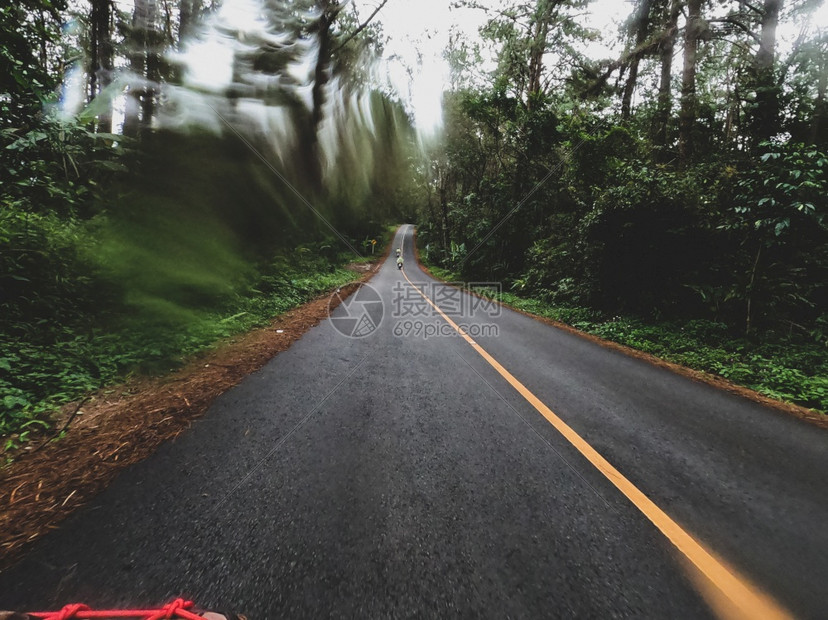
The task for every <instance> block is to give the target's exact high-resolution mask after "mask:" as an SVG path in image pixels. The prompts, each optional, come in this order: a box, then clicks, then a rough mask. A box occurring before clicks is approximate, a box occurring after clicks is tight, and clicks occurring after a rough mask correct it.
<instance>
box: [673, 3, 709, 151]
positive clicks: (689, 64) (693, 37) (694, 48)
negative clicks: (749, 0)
mask: <svg viewBox="0 0 828 620" xmlns="http://www.w3.org/2000/svg"><path fill="white" fill-rule="evenodd" d="M703 1H704V0H688V1H687V24H686V25H685V27H684V64H683V67H682V72H681V110H680V111H679V159H680V161H682V162H683V163H685V164H686V163H687V162H688V161H689V160H690V159H691V158H692V157H693V151H694V135H693V134H694V132H695V128H696V114H697V111H698V110H697V107H698V99H697V96H696V65H697V62H698V49H699V41H701V40H702V39H703V38H705V36H706V34H707V23H706V22H705V21H704V20H703V19H702V4H703Z"/></svg>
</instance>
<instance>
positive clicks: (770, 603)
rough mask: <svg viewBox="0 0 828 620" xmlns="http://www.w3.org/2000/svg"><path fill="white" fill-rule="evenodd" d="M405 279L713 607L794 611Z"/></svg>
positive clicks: (737, 611) (773, 614)
mask: <svg viewBox="0 0 828 620" xmlns="http://www.w3.org/2000/svg"><path fill="white" fill-rule="evenodd" d="M402 274H403V277H404V278H405V279H406V281H407V282H408V283H409V284H410V285H411V286H412V287H413V288H414V289H415V290H416V291H417V292H418V293H419V294H420V295H422V297H423V299H425V300H426V302H428V303H429V304H430V305H431V307H432V308H434V310H435V311H436V312H437V313H438V314H439V315H440V316H441V317H442V318H443V319H444V320H445V321H446V322H447V323H448V324H449V325H451V326H452V327H453V328H454V329H455V331H457V333H458V334H460V336H462V338H463V339H464V340H465V341H466V342H468V343H469V344H470V345H471V346H472V348H473V349H474V350H475V351H477V352H478V353H479V354H480V356H481V357H482V358H483V359H484V360H486V361H487V362H488V363H489V365H490V366H491V367H492V368H494V369H495V370H496V371H497V372H498V374H500V376H501V377H503V378H504V379H506V381H508V382H509V384H510V385H511V386H512V387H513V388H514V389H515V390H517V391H518V392H519V393H520V395H521V396H523V398H525V399H526V400H527V401H528V402H529V404H531V405H532V406H533V407H534V408H535V409H536V410H537V411H538V412H539V413H540V414H541V415H542V416H543V417H544V418H546V420H547V421H548V422H549V423H550V424H552V426H554V427H555V429H557V431H558V432H559V433H560V434H561V435H563V436H564V437H565V438H566V439H567V441H569V443H571V444H572V445H573V446H574V447H575V448H576V449H577V450H578V451H579V452H580V453H581V454H582V455H583V456H584V457H585V458H586V459H587V460H588V461H589V462H590V463H591V464H592V465H593V466H594V467H595V468H596V469H598V471H600V472H601V473H602V474H603V475H604V476H605V477H606V478H607V480H609V481H610V482H611V483H612V484H614V485H615V487H616V488H617V489H618V490H619V491H621V492H622V493H623V494H624V495H625V496H626V497H627V499H629V500H630V501H631V502H632V503H633V504H634V505H635V506H636V508H638V509H639V510H640V511H641V512H642V513H643V514H644V516H646V517H647V518H648V519H649V520H650V521H651V522H652V523H653V524H654V525H655V526H656V527H657V528H658V529H659V530H660V531H661V533H662V534H664V536H666V537H667V539H668V540H669V541H670V542H671V543H672V544H673V545H674V546H675V547H676V548H677V549H678V550H679V551H680V552H681V553H682V554H683V555H684V556H685V557H686V558H687V559H688V560H689V561H690V563H691V564H692V565H693V566H694V567H695V568H696V569H697V570H698V571H699V573H700V574H701V576H702V577H703V579H704V581H706V583H705V582H702V583H698V584H697V585H698V586H699V589H700V590H701V591H702V594H703V595H705V597H706V598H707V600H708V603H710V604H711V605H712V606H713V607H714V609H715V610H716V611H717V612H718V613H719V615H720V616H722V617H728V618H731V619H736V618H740V619H741V618H744V619H751V620H754V619H757V618H761V619H762V620H777V619H778V620H782V619H790V618H793V616H792V615H791V614H790V613H789V612H787V611H786V610H784V609H783V608H782V607H781V606H780V605H779V604H778V603H776V602H775V601H774V600H773V599H771V597H770V596H768V595H767V594H764V593H763V592H761V591H760V590H759V588H758V587H756V586H755V585H753V584H751V583H750V582H749V581H748V579H747V578H745V577H743V576H742V575H739V574H738V573H737V572H736V571H735V570H734V569H733V568H732V567H729V566H727V565H725V563H724V562H723V561H722V560H721V559H719V558H717V557H716V556H715V555H713V553H712V552H711V551H708V550H707V549H706V548H705V547H704V546H703V545H702V544H701V543H700V542H698V541H697V540H696V539H695V538H693V536H691V535H690V534H688V533H687V532H686V531H685V530H684V529H683V528H682V527H681V526H680V525H679V524H678V523H676V522H675V521H674V520H673V519H672V518H670V516H669V515H668V514H667V513H666V512H664V511H663V510H662V509H661V508H659V507H658V506H656V504H655V503H654V502H653V501H652V500H651V499H650V498H649V497H647V496H646V495H645V494H644V493H643V492H642V491H641V490H640V489H639V488H638V487H636V486H635V485H634V484H633V483H632V482H630V481H629V480H628V479H627V478H626V477H625V476H624V475H623V474H622V473H621V472H619V471H618V470H617V469H616V468H615V467H613V466H612V464H611V463H610V462H609V461H607V460H606V459H605V458H604V457H603V456H601V454H600V453H598V451H597V450H595V448H593V447H592V446H591V445H590V444H588V443H587V442H586V440H584V438H583V437H581V436H580V435H579V434H578V433H576V432H575V431H574V430H573V429H572V428H571V427H570V426H569V425H568V424H567V423H566V422H564V421H563V420H562V419H561V418H559V417H558V416H557V415H556V414H555V413H554V412H553V411H552V410H551V409H550V408H549V407H547V406H546V405H545V404H544V403H543V402H542V401H541V400H540V399H539V398H538V397H537V396H535V395H534V394H533V393H532V392H530V391H529V389H528V388H527V387H526V386H525V385H523V384H522V383H521V382H520V381H518V380H517V379H516V378H515V377H514V375H512V374H511V373H510V372H509V371H508V370H506V369H505V368H504V367H503V366H502V365H501V364H500V363H499V362H498V361H497V360H496V359H495V358H494V357H492V356H491V355H490V354H489V353H488V352H487V351H486V350H485V349H484V348H483V347H481V346H480V345H479V344H477V342H475V341H474V339H472V338H471V336H469V335H468V334H467V333H466V332H465V331H463V329H461V328H460V326H459V325H457V323H455V322H454V321H452V320H451V318H449V317H448V316H447V315H446V313H445V312H443V311H442V310H441V309H440V308H439V307H438V306H437V304H435V303H434V302H433V301H432V300H431V299H430V298H429V297H428V296H427V295H426V294H425V293H424V292H423V291H422V290H420V288H419V287H418V286H417V285H415V284H414V283H413V282H412V281H411V280H409V278H408V275H407V274H406V273H405V270H404V269H403V270H402ZM723 597H724V598H723Z"/></svg>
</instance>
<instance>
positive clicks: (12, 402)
mask: <svg viewBox="0 0 828 620" xmlns="http://www.w3.org/2000/svg"><path fill="white" fill-rule="evenodd" d="M29 404H30V403H29V401H28V400H26V399H25V398H20V397H19V396H6V397H4V398H3V406H4V407H6V409H15V408H21V409H22V408H23V407H25V406H27V405H29Z"/></svg>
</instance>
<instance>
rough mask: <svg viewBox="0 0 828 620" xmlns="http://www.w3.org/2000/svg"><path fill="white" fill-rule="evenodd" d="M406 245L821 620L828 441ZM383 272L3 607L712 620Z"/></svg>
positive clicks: (447, 331)
mask: <svg viewBox="0 0 828 620" xmlns="http://www.w3.org/2000/svg"><path fill="white" fill-rule="evenodd" d="M403 234H404V235H405V236H406V239H407V240H406V243H405V246H404V256H405V261H406V262H405V264H406V270H405V271H406V273H407V275H408V278H410V280H411V281H412V282H415V283H416V284H417V285H418V286H419V287H420V288H421V289H422V290H423V291H424V292H425V293H426V294H428V295H429V296H430V297H432V298H433V299H434V300H435V301H436V302H437V303H438V305H439V306H440V307H441V308H442V309H443V310H444V311H446V312H447V313H448V314H449V315H451V317H452V318H453V320H454V321H455V322H457V323H460V324H463V325H465V326H466V329H467V331H468V332H469V333H470V334H472V336H473V337H474V340H475V341H476V342H477V343H479V344H480V345H481V346H482V347H483V348H484V349H485V350H486V351H487V352H488V353H489V354H490V355H491V356H492V357H493V358H494V359H496V360H497V362H499V363H500V364H502V366H503V367H505V368H506V369H508V371H509V372H510V373H511V374H512V375H514V377H515V378H516V379H517V380H518V381H519V382H520V383H521V384H522V385H523V386H525V388H526V389H528V390H530V391H531V392H532V393H533V394H534V395H536V396H537V397H538V398H539V399H540V400H541V401H542V402H543V403H545V405H547V406H548V407H549V408H550V409H551V410H552V411H554V412H555V414H557V415H558V416H560V418H561V419H562V420H564V421H565V422H566V423H567V424H568V425H569V426H570V427H572V428H573V429H574V430H575V431H576V432H577V433H578V434H579V435H580V436H581V437H583V439H585V440H586V441H587V442H588V443H589V444H590V445H591V446H592V447H593V448H595V450H597V451H598V452H599V453H600V454H601V455H603V457H605V458H606V459H607V460H608V461H609V462H610V463H611V464H612V465H613V466H615V468H617V470H618V471H619V472H620V473H621V474H622V475H623V476H624V477H626V479H628V480H629V481H630V482H631V483H632V484H634V485H635V486H636V487H637V488H638V489H640V491H641V492H642V493H643V494H644V495H646V496H647V497H648V498H649V499H650V500H652V502H654V503H655V505H657V506H658V507H659V508H660V509H661V510H663V511H664V512H665V513H666V514H667V515H669V516H670V517H671V518H672V519H674V520H675V522H676V523H678V524H679V525H680V526H681V527H682V528H684V530H685V531H686V532H688V533H690V534H691V535H692V536H694V537H696V539H698V540H699V541H700V542H701V543H703V544H704V545H705V546H706V547H707V548H708V549H710V550H711V551H713V552H714V553H715V554H716V555H717V556H718V557H720V558H722V559H723V560H724V561H725V562H727V564H728V565H729V566H731V567H733V568H734V569H735V570H736V571H738V573H739V574H740V575H742V576H744V577H745V578H746V579H749V580H750V581H751V582H752V583H753V584H754V585H755V586H756V587H757V588H758V589H759V590H761V591H763V592H765V593H766V594H768V595H769V596H770V597H772V598H773V599H775V600H776V601H777V602H778V603H779V604H780V605H781V606H782V607H784V608H785V609H787V610H789V611H790V612H791V613H792V614H794V615H795V616H797V617H802V618H828V594H826V592H828V588H826V586H825V575H826V574H828V528H826V523H828V492H826V491H828V484H826V472H828V434H826V432H825V431H823V430H821V429H818V428H815V427H812V426H809V425H807V424H805V423H803V422H801V421H799V420H796V419H793V418H790V417H788V416H786V415H784V414H781V413H778V412H775V411H773V410H770V409H767V408H764V407H762V406H760V405H757V404H755V403H752V402H749V401H746V400H743V399H741V398H738V397H735V396H733V395H730V394H727V393H724V392H721V391H718V390H716V389H714V388H712V387H709V386H707V385H703V384H699V383H696V382H693V381H691V380H688V379H686V378H683V377H680V376H677V375H675V374H673V373H671V372H669V371H666V370H664V369H660V368H657V367H654V366H651V365H649V364H647V363H646V362H642V361H640V360H636V359H632V358H629V357H626V356H624V355H623V354H620V353H617V352H614V351H611V350H607V349H605V348H603V347H600V346H598V345H596V344H593V343H591V342H589V341H587V340H586V339H583V338H579V337H578V336H575V335H572V334H569V333H566V332H563V331H560V330H557V329H554V328H552V327H549V326H547V325H545V324H543V323H540V322H538V321H535V320H532V319H530V318H527V317H525V316H523V315H520V314H517V313H513V312H510V311H507V310H502V311H499V310H497V309H496V308H494V307H491V306H486V305H482V306H481V305H480V302H479V300H477V299H476V298H472V297H469V296H466V295H463V296H459V295H458V294H457V293H455V292H454V291H453V289H446V288H445V287H443V286H440V285H437V284H435V283H434V282H433V281H432V280H431V279H430V278H428V277H427V276H425V275H424V274H423V273H422V272H420V271H419V269H417V267H416V263H415V259H414V255H413V252H412V245H411V239H410V235H411V228H410V227H405V228H404V229H403V231H402V232H401V233H399V234H398V240H400V241H401V237H402V235H403ZM370 285H371V287H372V288H373V290H374V291H376V292H377V294H378V297H377V298H376V299H381V301H382V303H381V304H372V298H371V294H370V293H371V291H370V289H363V291H364V292H360V293H358V294H357V297H354V298H351V300H349V303H348V304H345V305H343V306H341V307H340V308H339V309H338V310H337V312H336V313H335V315H334V317H335V318H334V320H333V321H331V320H329V321H326V322H324V323H322V324H321V325H319V326H317V327H316V328H314V329H312V330H311V331H309V332H308V333H307V334H306V335H305V336H304V337H303V338H302V339H301V340H300V341H298V342H297V343H296V344H295V345H294V346H293V347H292V348H291V349H289V350H288V351H286V352H285V353H282V354H280V355H279V356H277V357H276V358H275V359H274V360H272V361H271V362H270V364H268V365H267V366H266V367H265V368H263V369H262V370H261V371H259V372H257V373H255V374H254V375H251V376H250V377H248V379H247V380H246V381H244V382H243V383H242V384H240V385H239V386H238V387H236V388H234V389H233V390H231V391H229V392H227V393H226V394H224V395H223V396H222V397H221V398H220V399H218V400H217V401H216V403H215V404H214V405H213V407H212V408H211V409H210V411H209V412H208V413H207V415H206V416H205V417H204V418H203V419H201V420H200V421H199V422H197V423H196V424H194V425H193V427H192V428H191V430H190V431H189V432H187V433H185V434H183V435H182V436H180V438H179V439H178V440H176V441H175V442H172V443H169V444H167V445H165V446H164V447H162V448H161V449H160V450H159V451H158V452H157V453H156V454H155V455H153V456H152V457H150V458H149V459H147V460H146V461H144V462H142V463H140V464H138V465H136V466H134V467H132V468H130V469H128V470H126V471H125V472H124V473H123V474H121V475H120V476H119V478H118V479H117V480H116V481H115V482H114V483H113V484H112V485H111V486H110V487H109V488H108V489H107V490H106V491H105V492H103V493H102V494H101V495H99V496H98V497H97V498H96V500H95V501H93V502H92V503H91V504H89V505H88V506H86V507H85V508H83V509H81V510H80V511H78V512H77V513H75V514H74V515H73V516H71V517H70V518H69V519H68V520H67V521H66V522H65V523H64V524H63V525H62V526H61V528H60V529H59V530H57V531H55V532H53V533H52V534H50V535H49V536H47V537H45V538H44V539H42V540H40V541H39V542H38V543H37V544H36V545H35V546H34V547H33V548H32V550H31V551H30V553H29V554H28V555H27V556H26V557H25V558H24V559H23V560H22V561H21V562H19V563H18V564H17V565H15V566H13V567H12V568H10V569H8V570H7V571H5V572H3V573H1V574H0V608H4V607H5V608H16V609H34V608H41V609H42V608H49V607H52V608H56V607H60V606H62V605H63V604H65V603H69V602H79V601H82V602H86V603H88V604H90V605H94V606H142V607H143V606H147V605H152V604H157V603H162V602H166V601H167V600H169V599H171V598H173V597H176V596H179V595H183V596H185V597H189V598H192V599H194V600H196V601H197V602H198V603H199V604H201V605H203V606H207V607H215V608H220V609H235V610H237V611H243V612H246V613H248V614H249V615H250V616H251V617H252V618H282V617H290V618H311V617H313V618H318V617H345V618H356V617H359V618H391V617H461V616H462V617H492V618H504V617H513V618H542V617H543V618H576V617H577V618H708V617H714V616H713V611H712V610H711V607H710V606H709V605H708V602H707V599H706V598H705V597H704V596H703V595H702V594H701V591H700V589H699V588H698V586H697V582H696V581H694V580H693V579H691V578H690V576H689V575H690V574H691V570H690V569H688V565H689V564H688V561H687V559H686V558H685V557H684V556H683V554H682V553H680V552H679V551H678V550H677V549H676V547H675V546H674V545H673V543H671V542H670V541H669V540H668V538H667V537H666V536H665V535H664V534H663V533H662V531H660V530H659V529H658V528H657V527H655V526H654V524H653V523H652V522H651V521H650V520H648V519H647V518H646V517H645V516H644V515H643V514H642V512H641V510H640V509H639V508H638V507H637V506H636V505H635V504H634V503H633V502H631V501H630V500H629V499H628V498H627V497H626V496H625V495H624V494H623V493H621V492H620V491H619V490H618V488H617V487H616V486H615V485H613V484H612V483H611V482H610V480H609V479H608V478H607V477H606V476H605V475H604V474H602V473H601V472H600V471H599V470H598V469H597V468H596V467H595V466H594V465H593V464H592V463H590V462H589V461H588V460H587V459H586V458H584V456H582V454H581V453H580V452H578V451H577V450H576V449H575V448H574V447H573V445H572V444H571V443H570V442H569V441H568V440H567V439H565V438H564V437H563V436H562V435H561V433H559V432H558V431H557V430H556V429H555V428H554V427H553V426H552V425H551V424H550V423H549V422H548V421H547V420H546V419H545V418H544V417H542V416H541V415H540V414H539V413H538V411H537V410H536V408H535V407H533V406H532V405H531V404H530V403H529V402H527V400H526V399H525V398H524V397H523V396H522V395H521V394H520V393H519V392H518V391H517V390H516V389H515V387H514V386H513V385H511V384H510V383H508V382H507V381H506V380H505V379H504V378H503V376H502V375H501V374H499V373H498V372H496V370H495V369H494V368H493V367H492V365H491V364H490V363H488V362H487V361H486V359H484V358H483V357H481V355H480V354H478V352H476V351H475V349H474V348H473V347H472V346H470V345H469V344H468V343H467V342H466V341H465V340H464V339H463V338H461V337H459V335H458V334H457V333H456V332H455V331H454V330H453V329H452V328H450V326H448V324H447V323H446V321H445V320H444V319H443V318H442V317H440V316H436V315H435V313H434V312H433V311H431V309H430V307H428V306H427V305H426V304H424V303H423V299H422V298H421V297H419V293H416V291H415V290H414V289H413V288H412V287H411V285H410V284H409V283H408V282H407V281H406V280H405V279H404V277H403V274H402V273H401V272H399V271H398V270H397V269H396V268H395V266H394V265H393V253H392V259H390V260H389V261H388V262H387V263H386V265H385V266H384V267H383V268H382V270H381V271H380V272H379V273H378V274H377V276H375V277H374V279H373V280H372V281H371V283H370ZM378 310H382V312H383V316H382V321H381V322H380V323H379V325H378V326H376V325H375V321H374V322H372V319H371V317H373V318H374V319H376V318H377V311H378ZM349 312H350V315H351V316H352V317H353V318H354V320H351V321H349V320H348V319H347V318H345V317H346V316H348V313H349ZM360 312H364V313H365V316H366V317H367V319H366V320H363V322H362V323H359V322H358V321H357V320H356V319H358V318H359V316H360ZM375 327H376V328H375ZM354 329H358V330H359V332H360V333H366V334H367V335H365V336H363V337H359V338H354V337H348V336H345V335H343V333H341V332H342V331H352V330H354ZM369 332H370V333H369Z"/></svg>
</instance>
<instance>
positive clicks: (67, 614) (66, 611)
mask: <svg viewBox="0 0 828 620" xmlns="http://www.w3.org/2000/svg"><path fill="white" fill-rule="evenodd" d="M88 610H89V607H87V606H86V605H83V604H81V603H75V604H73V605H66V606H65V607H64V608H63V609H61V610H60V611H59V612H57V614H55V616H54V618H53V619H50V620H70V618H77V616H78V612H79V611H88Z"/></svg>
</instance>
